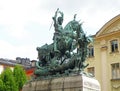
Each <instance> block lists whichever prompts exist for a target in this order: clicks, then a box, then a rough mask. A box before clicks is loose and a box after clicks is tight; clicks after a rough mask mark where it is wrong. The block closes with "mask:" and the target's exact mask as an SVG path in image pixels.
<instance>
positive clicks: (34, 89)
mask: <svg viewBox="0 0 120 91" xmlns="http://www.w3.org/2000/svg"><path fill="white" fill-rule="evenodd" d="M22 91H101V90H100V84H99V82H98V81H97V80H96V79H94V78H91V77H87V76H84V75H75V76H69V77H59V78H51V79H44V80H36V81H32V82H29V83H27V84H26V85H24V87H23V90H22Z"/></svg>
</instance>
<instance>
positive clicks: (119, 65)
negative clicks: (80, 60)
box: [85, 14, 120, 91]
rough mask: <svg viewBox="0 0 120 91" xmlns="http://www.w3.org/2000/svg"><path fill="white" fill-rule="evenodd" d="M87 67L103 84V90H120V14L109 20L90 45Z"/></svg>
mask: <svg viewBox="0 0 120 91" xmlns="http://www.w3.org/2000/svg"><path fill="white" fill-rule="evenodd" d="M88 50H89V53H88V58H87V61H86V62H87V63H89V66H88V67H87V68H86V69H85V70H86V71H87V72H89V73H91V74H93V76H95V78H96V79H97V80H98V81H99V82H100V84H101V91H120V14H119V15H117V16H116V17H114V18H113V19H111V20H110V21H108V22H107V23H106V24H105V25H104V26H103V27H102V28H101V29H100V30H99V31H98V32H97V33H96V35H95V36H94V42H93V43H91V44H90V45H89V46H88Z"/></svg>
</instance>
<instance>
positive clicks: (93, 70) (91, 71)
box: [87, 67, 95, 76]
mask: <svg viewBox="0 0 120 91" xmlns="http://www.w3.org/2000/svg"><path fill="white" fill-rule="evenodd" d="M87 71H88V73H91V74H92V75H93V76H95V69H94V67H90V68H87Z"/></svg>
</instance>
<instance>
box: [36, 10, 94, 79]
mask: <svg viewBox="0 0 120 91" xmlns="http://www.w3.org/2000/svg"><path fill="white" fill-rule="evenodd" d="M58 15H59V16H58ZM63 18H64V14H63V12H61V11H59V9H57V11H56V12H55V16H54V17H53V18H52V19H53V21H54V29H55V33H54V36H53V43H52V44H49V45H48V44H45V45H43V46H41V47H37V51H38V58H39V61H38V62H37V63H36V70H35V75H37V76H38V77H40V76H44V77H45V76H55V75H58V74H60V75H63V74H69V73H72V72H73V70H75V69H76V70H77V71H79V72H81V71H83V70H84V68H85V67H87V65H88V64H85V60H86V57H87V46H88V44H89V43H90V42H91V41H92V40H91V38H90V37H87V36H86V34H85V33H84V31H83V29H82V27H81V26H82V23H79V21H76V14H75V15H74V19H73V20H72V21H70V22H69V23H68V24H67V25H66V26H65V27H64V28H63V27H62V22H63ZM75 50H76V51H75Z"/></svg>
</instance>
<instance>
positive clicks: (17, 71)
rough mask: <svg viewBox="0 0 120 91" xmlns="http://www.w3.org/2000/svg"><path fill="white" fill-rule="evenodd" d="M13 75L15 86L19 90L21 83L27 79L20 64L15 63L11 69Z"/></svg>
mask: <svg viewBox="0 0 120 91" xmlns="http://www.w3.org/2000/svg"><path fill="white" fill-rule="evenodd" d="M13 75H14V78H15V82H16V86H17V87H18V89H19V90H21V89H22V87H23V85H24V84H25V82H26V81H27V77H26V74H25V71H24V69H23V67H21V66H20V65H16V66H15V68H14V71H13Z"/></svg>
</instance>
